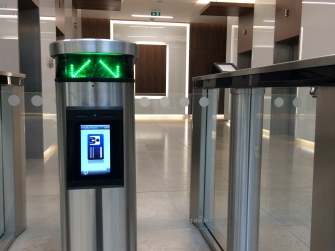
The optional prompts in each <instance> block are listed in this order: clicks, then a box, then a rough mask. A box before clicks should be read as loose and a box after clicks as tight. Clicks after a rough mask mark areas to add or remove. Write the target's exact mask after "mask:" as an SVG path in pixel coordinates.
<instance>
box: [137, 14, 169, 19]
mask: <svg viewBox="0 0 335 251" xmlns="http://www.w3.org/2000/svg"><path fill="white" fill-rule="evenodd" d="M131 16H132V17H148V18H173V16H151V15H137V14H133V15H131Z"/></svg>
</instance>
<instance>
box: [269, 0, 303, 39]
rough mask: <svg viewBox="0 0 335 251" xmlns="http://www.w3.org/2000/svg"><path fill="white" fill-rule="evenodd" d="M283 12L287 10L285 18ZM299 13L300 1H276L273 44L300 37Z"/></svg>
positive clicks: (300, 10) (300, 8)
mask: <svg viewBox="0 0 335 251" xmlns="http://www.w3.org/2000/svg"><path fill="white" fill-rule="evenodd" d="M285 10H289V14H288V16H285ZM301 12H302V1H301V0H277V1H276V22H275V42H279V41H283V40H287V39H290V38H294V37H296V36H299V35H300V29H301Z"/></svg>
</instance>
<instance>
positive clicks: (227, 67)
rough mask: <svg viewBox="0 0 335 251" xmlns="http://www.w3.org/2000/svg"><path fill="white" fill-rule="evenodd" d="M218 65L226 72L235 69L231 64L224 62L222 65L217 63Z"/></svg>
mask: <svg viewBox="0 0 335 251" xmlns="http://www.w3.org/2000/svg"><path fill="white" fill-rule="evenodd" d="M218 66H219V67H220V69H221V71H226V72H227V71H228V72H230V71H236V69H235V68H234V67H233V66H232V65H227V64H225V65H222V64H218Z"/></svg>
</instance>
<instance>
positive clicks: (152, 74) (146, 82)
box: [135, 44, 166, 95]
mask: <svg viewBox="0 0 335 251" xmlns="http://www.w3.org/2000/svg"><path fill="white" fill-rule="evenodd" d="M139 47H140V57H139V59H138V61H137V62H136V66H135V67H136V68H135V93H136V94H149V95H150V94H157V93H159V94H160V93H163V94H165V93H166V45H142V44H141V45H139Z"/></svg>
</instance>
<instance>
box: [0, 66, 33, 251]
mask: <svg viewBox="0 0 335 251" xmlns="http://www.w3.org/2000/svg"><path fill="white" fill-rule="evenodd" d="M24 78H25V75H24V74H16V73H9V72H1V71H0V95H1V98H0V236H1V237H0V250H7V248H8V247H9V245H10V244H11V242H12V241H13V238H15V237H17V236H18V235H20V234H21V233H22V231H24V230H25V229H26V227H27V218H26V149H25V145H26V144H25V111H24V86H23V79H24Z"/></svg>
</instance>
